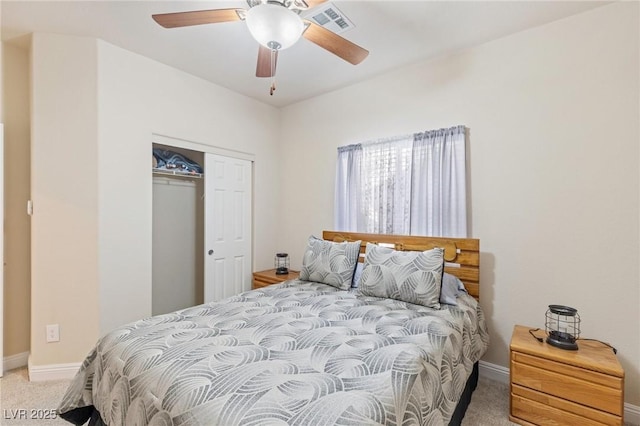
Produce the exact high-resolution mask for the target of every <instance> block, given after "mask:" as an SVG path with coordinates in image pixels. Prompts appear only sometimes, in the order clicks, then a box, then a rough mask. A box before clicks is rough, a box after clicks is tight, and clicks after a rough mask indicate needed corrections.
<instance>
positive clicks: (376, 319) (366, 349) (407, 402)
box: [58, 280, 489, 426]
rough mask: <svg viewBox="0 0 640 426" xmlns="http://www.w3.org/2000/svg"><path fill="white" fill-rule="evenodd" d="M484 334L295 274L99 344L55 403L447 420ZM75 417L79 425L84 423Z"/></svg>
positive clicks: (167, 419)
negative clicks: (299, 277) (275, 282)
mask: <svg viewBox="0 0 640 426" xmlns="http://www.w3.org/2000/svg"><path fill="white" fill-rule="evenodd" d="M488 341H489V337H488V334H487V329H486V325H485V320H484V316H483V314H482V311H481V310H480V307H479V306H478V305H477V303H476V301H475V300H474V299H473V298H472V297H470V296H468V295H467V294H462V295H460V297H459V298H458V306H449V305H443V308H442V309H440V310H434V309H430V308H425V307H422V306H418V305H412V304H409V303H405V302H400V301H396V300H391V299H380V298H375V297H365V296H360V295H358V293H357V290H356V289H354V290H352V291H341V290H338V289H336V288H334V287H330V286H327V285H324V284H319V283H311V282H305V281H299V280H292V281H288V282H285V283H283V284H279V285H275V286H269V287H265V288H263V289H259V290H253V291H249V292H246V293H243V294H240V295H238V296H234V297H231V298H228V299H226V300H224V301H222V302H217V303H210V304H205V305H201V306H196V307H193V308H188V309H184V310H181V311H177V312H174V313H171V314H166V315H160V316H155V317H152V318H148V319H145V320H141V321H138V322H135V323H132V324H129V325H127V326H124V327H121V328H119V329H117V330H114V331H113V332H111V333H109V334H107V335H106V336H104V337H103V338H101V339H100V340H99V341H98V343H97V345H96V346H95V348H94V349H93V350H92V351H91V353H90V354H89V355H88V357H87V358H86V360H85V361H84V363H83V365H82V367H81V369H80V371H79V372H78V374H77V375H76V377H75V378H74V380H73V381H72V383H71V385H70V386H69V388H68V390H67V392H66V394H65V396H64V398H63V400H62V402H61V404H60V407H59V411H58V412H59V414H60V415H61V416H62V417H63V418H66V419H67V420H69V421H74V422H85V421H86V420H87V418H88V416H90V415H91V411H93V408H94V407H95V409H96V410H97V411H98V412H99V413H100V416H101V417H102V420H103V421H104V422H105V423H106V424H108V425H111V426H116V425H145V424H149V425H224V426H231V425H333V424H351V425H372V424H403V425H442V424H447V423H448V422H449V418H450V417H451V415H452V413H453V411H454V409H455V406H456V404H457V402H458V399H459V397H460V394H461V392H462V390H463V389H464V386H465V382H466V380H467V377H468V376H469V374H470V373H471V370H472V367H473V364H474V363H475V362H476V361H478V360H479V358H480V357H481V356H482V354H483V353H484V352H485V351H486V349H487V346H488ZM81 417H82V418H81Z"/></svg>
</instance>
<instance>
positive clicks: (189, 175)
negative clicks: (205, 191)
mask: <svg viewBox="0 0 640 426" xmlns="http://www.w3.org/2000/svg"><path fill="white" fill-rule="evenodd" d="M152 171H153V174H154V175H162V176H176V177H181V178H191V179H202V173H192V172H185V171H182V170H169V169H156V168H154V169H152Z"/></svg>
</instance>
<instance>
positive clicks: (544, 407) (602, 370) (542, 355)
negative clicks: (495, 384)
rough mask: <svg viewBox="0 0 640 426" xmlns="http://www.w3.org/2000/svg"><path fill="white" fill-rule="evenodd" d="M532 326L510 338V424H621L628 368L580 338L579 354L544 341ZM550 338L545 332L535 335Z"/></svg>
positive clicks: (599, 345) (517, 329)
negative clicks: (536, 337) (539, 338)
mask: <svg viewBox="0 0 640 426" xmlns="http://www.w3.org/2000/svg"><path fill="white" fill-rule="evenodd" d="M529 330H531V327H524V326H521V325H516V326H515V328H514V330H513V335H512V337H511V345H510V352H511V357H510V358H511V365H510V367H511V369H510V375H511V385H510V388H511V399H510V413H509V414H510V415H509V420H511V421H512V422H515V423H519V424H522V425H576V426H577V425H580V426H581V425H603V424H604V425H622V424H623V409H624V407H623V404H624V370H623V369H622V367H621V366H620V363H619V362H618V359H617V358H616V356H615V354H614V353H613V351H612V350H611V348H609V347H607V346H605V345H603V344H602V343H599V342H593V341H587V340H578V347H579V349H578V350H577V351H568V350H563V349H559V348H556V347H553V346H551V345H549V344H547V343H546V342H543V343H540V342H538V341H537V340H536V339H534V338H533V337H532V336H531V334H529ZM534 334H535V335H536V336H538V337H542V338H545V339H546V333H545V332H544V330H538V331H537V332H534Z"/></svg>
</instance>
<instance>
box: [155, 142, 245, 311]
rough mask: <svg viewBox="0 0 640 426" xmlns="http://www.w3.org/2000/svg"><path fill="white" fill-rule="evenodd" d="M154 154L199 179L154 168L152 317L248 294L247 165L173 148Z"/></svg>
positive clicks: (163, 147)
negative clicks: (175, 159) (173, 159)
mask: <svg viewBox="0 0 640 426" xmlns="http://www.w3.org/2000/svg"><path fill="white" fill-rule="evenodd" d="M178 142H182V141H178ZM153 148H158V149H162V150H167V151H171V152H175V153H177V154H179V155H181V156H183V157H185V158H188V159H189V160H191V161H194V162H196V163H197V164H198V165H200V166H201V168H202V172H203V173H201V174H200V173H179V171H177V169H173V170H161V169H156V168H154V169H153V246H152V250H153V252H152V265H153V266H152V267H153V271H152V314H153V315H158V314H163V313H168V312H173V311H175V310H177V309H182V308H186V307H189V306H195V305H198V304H201V303H207V302H212V301H217V300H220V299H222V298H225V297H229V296H232V295H235V294H238V293H241V292H243V291H246V290H249V289H250V288H251V268H252V261H251V250H252V242H251V236H252V228H251V212H252V206H251V199H252V163H251V161H250V160H247V159H243V158H234V157H228V156H226V155H220V154H217V153H211V152H203V151H200V150H198V149H191V148H183V147H180V146H176V145H174V144H171V145H168V144H166V143H164V144H161V143H154V144H153ZM196 148H197V146H196Z"/></svg>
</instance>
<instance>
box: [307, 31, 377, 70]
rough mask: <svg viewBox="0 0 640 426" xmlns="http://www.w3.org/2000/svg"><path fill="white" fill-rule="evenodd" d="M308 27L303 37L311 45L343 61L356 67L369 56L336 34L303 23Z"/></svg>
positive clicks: (367, 52)
mask: <svg viewBox="0 0 640 426" xmlns="http://www.w3.org/2000/svg"><path fill="white" fill-rule="evenodd" d="M304 22H305V24H307V25H308V27H307V29H306V30H305V32H304V33H302V35H303V37H304V38H306V39H307V40H309V41H310V42H312V43H315V44H317V45H318V46H320V47H322V48H323V49H326V50H328V51H329V52H331V53H333V54H334V55H336V56H339V57H340V58H342V59H344V60H345V61H347V62H349V63H351V64H353V65H358V64H359V63H360V62H362V61H364V59H365V58H366V57H367V56H369V51H368V50H367V49H363V48H362V47H360V46H358V45H357V44H355V43H352V42H350V41H349V40H347V39H346V38H343V37H340V36H339V35H338V34H336V33H334V32H332V31H329V30H327V29H326V28H323V27H321V26H320V25H316V24H314V23H313V22H311V21H304Z"/></svg>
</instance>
